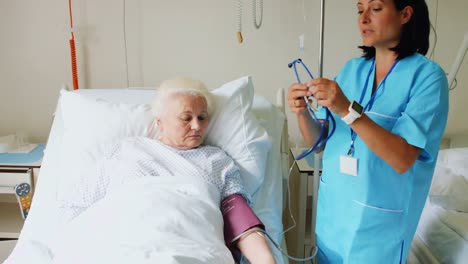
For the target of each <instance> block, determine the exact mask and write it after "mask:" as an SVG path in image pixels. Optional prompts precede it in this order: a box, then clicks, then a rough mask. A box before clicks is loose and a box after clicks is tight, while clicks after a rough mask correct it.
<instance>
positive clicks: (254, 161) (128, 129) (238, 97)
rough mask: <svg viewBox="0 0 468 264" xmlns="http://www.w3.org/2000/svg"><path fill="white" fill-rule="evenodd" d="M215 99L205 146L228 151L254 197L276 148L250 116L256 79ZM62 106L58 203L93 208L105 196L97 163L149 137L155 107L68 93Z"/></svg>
mask: <svg viewBox="0 0 468 264" xmlns="http://www.w3.org/2000/svg"><path fill="white" fill-rule="evenodd" d="M131 92H132V91H131V90H130V91H129V93H131ZM212 93H213V94H214V95H215V100H214V101H215V102H216V105H217V108H216V110H215V114H214V115H213V117H212V119H211V122H210V126H209V127H208V130H207V135H206V144H211V145H215V146H218V147H220V148H222V149H224V150H225V151H226V152H227V153H228V155H230V156H231V157H232V158H233V159H234V161H235V162H236V163H237V165H238V166H239V168H240V170H241V176H242V178H243V181H244V183H245V186H246V188H247V190H248V191H249V192H250V193H251V194H253V193H254V192H255V191H256V190H257V189H258V187H259V186H260V185H261V183H262V181H263V178H264V176H265V175H264V172H265V166H266V158H267V154H268V151H269V150H270V147H271V142H270V139H269V137H268V135H267V133H266V131H265V130H264V129H263V127H261V125H260V124H259V122H258V121H257V119H256V118H255V116H254V115H253V114H252V112H251V111H250V110H251V106H252V101H253V96H254V88H253V85H252V83H251V79H250V77H242V78H240V79H238V80H234V81H232V82H229V83H226V84H224V85H222V86H221V87H220V88H218V89H216V90H213V91H212ZM148 102H149V100H148ZM60 106H61V110H62V114H63V121H64V136H63V142H62V162H61V164H62V168H63V172H64V173H63V177H61V178H60V180H59V185H58V191H57V195H58V199H59V201H60V202H61V206H62V207H65V208H75V209H76V208H77V207H78V208H83V207H89V206H90V205H91V204H93V203H94V202H95V201H96V200H97V199H98V198H100V197H101V196H102V195H103V193H104V192H105V182H103V180H102V179H100V177H99V175H98V173H97V171H98V168H97V160H98V159H99V158H101V157H102V156H103V155H104V154H105V153H106V152H108V149H109V147H110V146H112V145H115V144H116V143H118V142H120V141H121V140H122V139H123V138H126V137H130V136H142V135H143V136H144V135H146V134H147V133H148V127H150V126H152V119H153V118H152V116H151V111H150V106H149V105H147V104H123V103H111V102H107V101H105V100H102V99H93V98H91V97H88V96H85V95H82V94H79V93H76V92H66V91H64V92H62V94H61V98H60Z"/></svg>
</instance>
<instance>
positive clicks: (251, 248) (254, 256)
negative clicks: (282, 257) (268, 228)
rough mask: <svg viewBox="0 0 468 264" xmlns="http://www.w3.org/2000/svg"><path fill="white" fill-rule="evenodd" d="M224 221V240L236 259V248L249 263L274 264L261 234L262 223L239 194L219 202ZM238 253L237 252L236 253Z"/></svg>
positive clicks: (263, 227)
mask: <svg viewBox="0 0 468 264" xmlns="http://www.w3.org/2000/svg"><path fill="white" fill-rule="evenodd" d="M221 211H222V213H223V220H224V239H225V240H226V245H228V247H230V248H231V251H232V252H233V255H234V256H235V257H236V259H237V257H238V256H237V254H236V250H235V249H233V248H235V247H237V248H238V249H239V250H240V251H241V252H242V254H243V255H244V256H245V257H246V258H247V259H248V260H249V261H250V263H252V264H254V263H262V264H263V263H266V264H269V263H275V261H274V258H273V255H272V253H271V250H270V248H269V246H268V243H267V242H266V239H265V237H264V236H263V234H262V233H261V232H263V230H265V226H264V225H263V223H262V221H260V219H259V218H258V217H257V216H256V215H255V213H254V212H253V211H252V209H251V208H250V206H249V205H248V204H247V201H246V200H245V199H244V197H243V196H242V195H240V194H232V195H229V196H228V197H226V198H224V199H223V201H222V202H221ZM237 253H238V252H237Z"/></svg>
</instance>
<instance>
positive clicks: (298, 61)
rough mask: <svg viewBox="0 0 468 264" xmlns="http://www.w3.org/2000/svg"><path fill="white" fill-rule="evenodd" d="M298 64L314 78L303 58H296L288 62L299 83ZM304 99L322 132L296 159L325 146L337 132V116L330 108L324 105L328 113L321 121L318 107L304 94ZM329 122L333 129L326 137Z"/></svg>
mask: <svg viewBox="0 0 468 264" xmlns="http://www.w3.org/2000/svg"><path fill="white" fill-rule="evenodd" d="M297 64H300V65H302V67H303V68H304V70H305V71H306V72H307V74H308V75H309V77H310V79H314V76H312V73H310V71H309V68H307V66H306V65H305V64H304V62H302V60H301V59H296V60H293V61H292V62H291V63H289V64H288V67H289V68H291V67H292V68H293V69H294V73H295V75H296V80H297V82H298V83H301V79H300V78H299V73H298V72H297V66H296V65H297ZM304 101H305V102H306V105H307V110H308V111H309V113H310V115H311V117H312V119H313V120H314V122H315V123H316V124H317V125H318V126H319V127H320V134H319V136H318V138H317V140H316V141H315V143H314V144H313V145H312V147H311V148H310V149H309V150H307V151H304V152H303V153H301V154H300V155H299V156H297V157H296V160H301V159H303V158H305V157H306V156H307V155H309V154H310V153H312V151H314V150H316V149H319V148H321V147H323V146H325V143H326V142H327V141H328V139H329V138H330V137H331V136H332V135H333V133H334V132H335V124H336V123H335V118H334V117H333V115H332V114H331V112H330V110H328V108H326V107H324V108H325V112H326V115H325V120H326V121H325V122H323V120H322V121H321V120H320V119H318V118H317V116H316V115H315V111H317V110H316V109H313V108H312V107H311V104H310V102H309V99H308V98H307V97H305V96H304ZM327 123H328V124H329V127H330V123H331V125H332V126H331V131H330V132H329V133H328V137H324V136H325V131H326V126H327Z"/></svg>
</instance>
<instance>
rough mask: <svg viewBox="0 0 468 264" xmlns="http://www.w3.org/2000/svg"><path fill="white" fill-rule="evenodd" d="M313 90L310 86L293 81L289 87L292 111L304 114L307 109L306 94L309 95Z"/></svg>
mask: <svg viewBox="0 0 468 264" xmlns="http://www.w3.org/2000/svg"><path fill="white" fill-rule="evenodd" d="M311 95H312V92H311V91H309V87H308V86H307V85H305V84H301V83H293V84H291V86H289V88H288V106H289V109H290V110H291V112H293V113H296V115H300V114H303V113H304V112H306V110H307V105H306V102H305V101H304V96H306V97H309V96H311Z"/></svg>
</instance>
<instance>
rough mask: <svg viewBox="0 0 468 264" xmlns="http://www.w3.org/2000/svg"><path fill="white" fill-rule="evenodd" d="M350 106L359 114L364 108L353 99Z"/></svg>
mask: <svg viewBox="0 0 468 264" xmlns="http://www.w3.org/2000/svg"><path fill="white" fill-rule="evenodd" d="M351 108H353V110H354V111H356V112H358V113H359V114H362V110H364V108H363V107H362V106H361V105H360V104H358V103H357V102H356V101H353V103H352V104H351Z"/></svg>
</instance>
